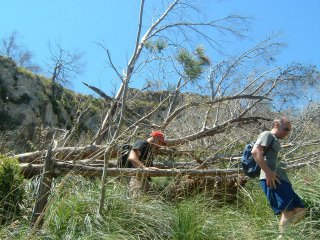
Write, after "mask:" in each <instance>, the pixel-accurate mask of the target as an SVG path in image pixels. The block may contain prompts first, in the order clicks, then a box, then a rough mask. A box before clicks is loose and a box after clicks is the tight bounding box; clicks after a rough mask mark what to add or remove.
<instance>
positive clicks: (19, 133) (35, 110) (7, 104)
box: [0, 56, 105, 152]
mask: <svg viewBox="0 0 320 240" xmlns="http://www.w3.org/2000/svg"><path fill="white" fill-rule="evenodd" d="M55 89H56V90H55V95H54V96H53V95H52V85H51V82H50V80H49V79H46V78H44V77H42V76H37V75H34V74H33V73H32V72H30V71H28V70H26V69H24V68H20V67H18V66H17V65H16V64H15V63H14V62H13V61H11V60H10V59H7V58H4V57H1V56H0V151H1V152H3V151H15V152H17V151H18V152H20V151H30V150H33V149H34V148H38V147H39V144H43V142H44V141H46V140H47V139H46V138H48V137H49V135H50V134H49V133H50V131H51V132H53V129H55V128H59V129H65V130H71V128H72V127H73V126H74V124H75V122H76V121H77V117H78V115H79V114H80V113H81V112H83V110H84V109H87V110H86V111H85V112H84V113H82V118H81V122H79V124H78V129H77V130H78V133H77V134H76V136H77V135H78V136H79V134H81V132H84V131H86V132H94V131H96V129H97V127H98V126H99V123H100V117H99V115H100V114H101V113H100V112H99V111H100V109H101V108H103V107H104V105H105V101H101V100H99V99H96V98H94V97H92V96H87V95H85V96H84V95H80V94H76V93H75V92H73V91H71V90H68V89H65V88H62V87H61V86H59V85H55Z"/></svg>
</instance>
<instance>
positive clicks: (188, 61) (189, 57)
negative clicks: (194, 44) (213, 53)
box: [177, 47, 210, 80]
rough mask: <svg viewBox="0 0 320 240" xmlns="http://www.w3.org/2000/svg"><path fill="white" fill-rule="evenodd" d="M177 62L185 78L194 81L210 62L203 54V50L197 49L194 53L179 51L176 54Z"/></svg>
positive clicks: (184, 50)
mask: <svg viewBox="0 0 320 240" xmlns="http://www.w3.org/2000/svg"><path fill="white" fill-rule="evenodd" d="M177 60H178V62H179V63H180V64H182V66H183V70H184V72H185V74H186V75H187V77H188V78H189V79H191V80H195V79H197V78H199V77H200V76H201V74H202V73H203V72H204V67H205V66H207V65H209V64H210V60H209V58H208V57H207V56H205V54H204V49H203V48H201V47H198V48H197V49H196V50H195V52H194V53H190V52H188V51H187V50H186V49H181V50H180V51H179V53H178V56H177Z"/></svg>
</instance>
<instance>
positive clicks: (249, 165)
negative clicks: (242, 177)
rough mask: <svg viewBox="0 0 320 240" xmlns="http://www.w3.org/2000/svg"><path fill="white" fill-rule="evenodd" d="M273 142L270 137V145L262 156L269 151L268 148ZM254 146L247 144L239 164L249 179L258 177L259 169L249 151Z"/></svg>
mask: <svg viewBox="0 0 320 240" xmlns="http://www.w3.org/2000/svg"><path fill="white" fill-rule="evenodd" d="M273 142H274V137H272V140H271V143H270V145H269V146H268V148H267V149H266V151H265V152H264V156H265V155H266V154H267V152H268V151H269V149H270V147H271V146H272V144H273ZM253 146H254V142H251V143H248V144H247V145H246V147H245V148H244V151H243V154H242V157H241V164H242V169H243V171H244V173H245V174H246V175H247V176H248V177H250V178H255V177H259V176H260V171H261V168H260V167H259V165H258V164H257V162H256V160H254V158H253V156H252V153H251V150H252V148H253Z"/></svg>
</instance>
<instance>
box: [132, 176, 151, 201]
mask: <svg viewBox="0 0 320 240" xmlns="http://www.w3.org/2000/svg"><path fill="white" fill-rule="evenodd" d="M150 188H151V186H150V183H149V181H148V180H147V179H146V178H143V177H131V180H130V183H129V196H131V197H132V198H138V197H141V196H142V195H143V194H144V193H145V192H147V191H149V190H150Z"/></svg>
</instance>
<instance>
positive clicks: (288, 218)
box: [279, 208, 306, 233]
mask: <svg viewBox="0 0 320 240" xmlns="http://www.w3.org/2000/svg"><path fill="white" fill-rule="evenodd" d="M305 215H306V209H305V208H294V209H293V210H291V211H287V210H285V211H283V212H282V213H281V219H280V223H279V231H280V232H281V233H283V232H284V231H285V229H286V228H287V227H288V226H289V225H290V224H295V223H298V222H299V221H301V220H302V219H304V217H305Z"/></svg>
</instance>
